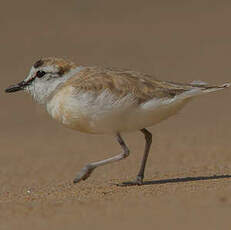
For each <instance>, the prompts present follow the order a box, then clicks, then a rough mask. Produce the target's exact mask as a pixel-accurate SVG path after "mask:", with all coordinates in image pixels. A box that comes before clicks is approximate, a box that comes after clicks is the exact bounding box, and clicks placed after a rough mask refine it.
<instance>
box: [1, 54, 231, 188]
mask: <svg viewBox="0 0 231 230" xmlns="http://www.w3.org/2000/svg"><path fill="white" fill-rule="evenodd" d="M229 86H230V84H229V83H226V84H223V85H215V86H209V85H207V83H204V82H200V81H194V82H192V83H188V84H182V83H174V82H169V81H161V80H157V79H156V78H154V77H153V76H150V75H148V74H146V73H140V72H135V71H131V70H123V69H115V68H103V67H97V66H92V67H90V66H81V65H75V64H74V63H73V62H70V61H66V60H64V59H61V58H42V59H40V60H38V61H37V62H36V63H35V64H34V65H33V66H32V67H31V70H30V72H29V75H28V76H27V77H26V78H25V79H24V80H23V81H21V82H19V83H18V84H16V85H13V86H10V87H8V88H7V89H6V90H5V91H6V92H7V93H12V92H16V91H19V90H24V91H26V92H29V93H30V94H31V95H32V96H33V98H34V99H35V101H37V102H38V103H40V104H44V105H45V107H46V109H47V111H48V113H49V114H50V115H51V117H52V118H54V119H55V120H57V121H59V122H60V123H62V124H63V125H65V126H67V127H69V128H71V129H74V130H78V131H80V132H85V133H90V134H112V135H115V137H116V138H117V141H118V143H119V144H120V146H121V147H122V150H123V152H122V153H121V154H119V155H116V156H114V157H111V158H108V159H105V160H102V161H98V162H93V163H89V164H87V165H86V166H85V167H84V168H82V170H81V171H80V173H79V174H78V175H77V177H76V178H75V179H74V183H77V182H79V181H81V180H86V179H87V178H88V177H89V176H90V175H91V173H92V171H93V170H94V169H95V168H97V167H98V166H102V165H105V164H108V163H111V162H115V161H118V160H121V159H124V158H126V157H127V156H128V155H129V149H128V147H127V145H126V144H125V142H124V140H123V138H122V136H121V133H125V132H133V131H141V132H142V133H143V135H144V137H145V140H146V144H145V149H144V156H143V160H142V162H141V167H140V170H139V172H138V175H137V177H136V179H135V180H134V181H133V182H130V184H137V185H141V184H143V178H144V170H145V165H146V161H147V158H148V154H149V151H150V147H151V143H152V134H151V133H150V132H149V131H148V130H147V127H150V126H153V125H155V124H157V123H159V122H160V121H163V120H165V119H167V118H168V117H170V116H172V115H174V114H176V113H177V112H178V111H179V110H180V109H182V108H183V107H184V106H185V105H186V104H187V103H188V102H189V101H191V99H192V98H194V97H196V96H200V95H205V94H207V93H209V92H213V91H217V90H221V89H225V88H228V87H229Z"/></svg>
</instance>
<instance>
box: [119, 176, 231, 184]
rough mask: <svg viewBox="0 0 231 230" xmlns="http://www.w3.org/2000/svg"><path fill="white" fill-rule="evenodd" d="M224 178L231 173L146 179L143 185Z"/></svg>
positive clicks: (130, 182) (129, 182)
mask: <svg viewBox="0 0 231 230" xmlns="http://www.w3.org/2000/svg"><path fill="white" fill-rule="evenodd" d="M224 178H231V175H213V176H198V177H183V178H172V179H163V180H147V181H144V182H143V184H142V185H152V184H168V183H181V182H190V181H200V180H218V179H224ZM117 185H118V186H133V185H137V184H134V182H132V181H128V182H123V183H121V184H117Z"/></svg>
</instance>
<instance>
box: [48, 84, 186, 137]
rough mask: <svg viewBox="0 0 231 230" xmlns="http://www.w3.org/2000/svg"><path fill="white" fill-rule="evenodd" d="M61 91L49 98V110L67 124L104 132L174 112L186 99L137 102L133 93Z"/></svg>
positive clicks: (136, 126) (139, 124) (125, 128)
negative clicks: (123, 95) (119, 96)
mask: <svg viewBox="0 0 231 230" xmlns="http://www.w3.org/2000/svg"><path fill="white" fill-rule="evenodd" d="M64 91H65V92H59V93H57V94H56V95H55V96H53V98H52V99H51V100H50V101H49V102H48V104H47V110H48V112H49V114H50V115H51V116H52V117H53V118H54V119H56V120H58V121H59V122H61V123H62V124H64V125H65V126H67V127H69V128H72V129H76V130H79V131H82V132H88V133H95V134H104V133H117V132H131V131H136V130H139V129H142V128H145V127H149V126H152V125H155V124H156V123H158V122H160V121H162V120H164V119H166V118H168V117H170V116H172V115H174V114H175V113H176V112H177V111H178V110H180V109H181V108H182V107H183V106H184V104H185V103H186V102H187V100H182V98H181V99H179V100H178V99H177V98H174V99H152V100H150V101H148V102H145V103H143V104H138V103H137V101H136V99H135V98H134V97H133V96H132V95H127V96H125V97H123V98H121V99H119V98H118V97H115V96H114V95H112V94H111V93H110V92H109V91H106V90H105V91H104V92H102V93H101V94H100V95H98V96H97V95H96V94H94V93H93V92H88V93H86V92H85V93H83V92H79V93H77V94H76V93H75V95H73V89H72V88H71V87H69V88H67V89H65V90H64Z"/></svg>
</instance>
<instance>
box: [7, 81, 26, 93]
mask: <svg viewBox="0 0 231 230" xmlns="http://www.w3.org/2000/svg"><path fill="white" fill-rule="evenodd" d="M27 85H28V83H27V82H25V81H21V82H19V83H18V84H17V85H11V86H9V87H8V88H7V89H5V92H6V93H13V92H17V91H20V90H23V89H24V88H25V86H27Z"/></svg>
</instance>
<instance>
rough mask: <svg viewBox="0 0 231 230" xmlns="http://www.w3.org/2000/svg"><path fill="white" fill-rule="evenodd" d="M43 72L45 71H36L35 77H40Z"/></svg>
mask: <svg viewBox="0 0 231 230" xmlns="http://www.w3.org/2000/svg"><path fill="white" fill-rule="evenodd" d="M45 74H46V72H45V71H37V73H36V77H38V78H41V77H43V76H44V75H45Z"/></svg>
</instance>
